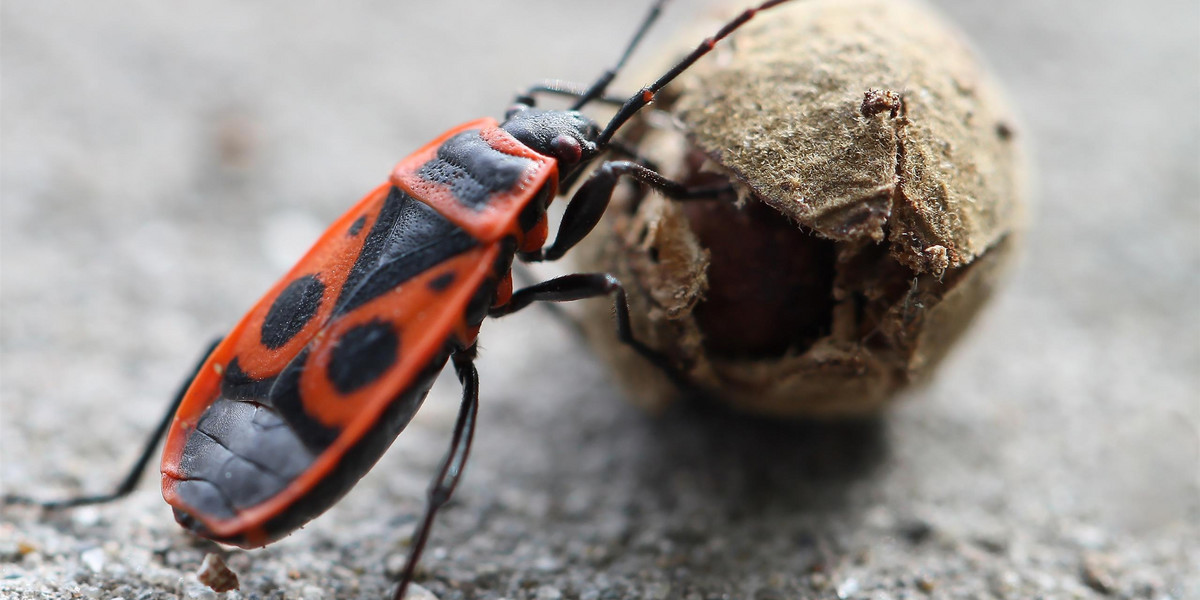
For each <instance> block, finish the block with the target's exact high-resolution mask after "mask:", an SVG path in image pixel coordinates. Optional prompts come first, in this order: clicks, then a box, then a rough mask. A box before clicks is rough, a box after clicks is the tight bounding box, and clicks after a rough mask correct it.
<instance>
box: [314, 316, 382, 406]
mask: <svg viewBox="0 0 1200 600" xmlns="http://www.w3.org/2000/svg"><path fill="white" fill-rule="evenodd" d="M399 354H400V336H399V335H398V334H397V333H396V331H395V330H394V329H392V325H391V324H390V323H388V322H387V321H369V322H367V323H364V324H362V325H358V326H356V327H354V328H353V329H351V330H350V331H347V332H346V333H345V334H344V335H343V336H342V337H341V339H339V340H338V341H337V345H335V346H334V347H333V355H332V356H331V357H330V358H329V367H328V369H327V371H326V373H327V374H328V375H329V381H330V383H332V384H333V387H334V388H336V389H337V391H338V392H340V393H342V394H349V393H351V392H353V391H355V390H357V389H359V388H361V387H363V386H365V385H367V384H369V383H371V382H372V381H375V380H376V379H378V378H379V377H380V376H381V375H383V374H384V373H385V372H387V370H388V367H391V366H392V363H394V362H396V357H397V356H398V355H399Z"/></svg>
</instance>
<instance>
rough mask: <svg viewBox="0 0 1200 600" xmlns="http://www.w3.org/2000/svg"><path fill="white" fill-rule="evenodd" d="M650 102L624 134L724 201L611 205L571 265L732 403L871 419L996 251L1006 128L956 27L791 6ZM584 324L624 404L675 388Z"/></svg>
mask: <svg viewBox="0 0 1200 600" xmlns="http://www.w3.org/2000/svg"><path fill="white" fill-rule="evenodd" d="M735 4H737V8H740V7H741V6H740V2H736V3H735ZM714 22H716V21H715V20H714V21H710V22H706V23H705V24H703V25H700V26H697V27H696V28H695V29H692V30H691V31H689V32H687V33H684V34H683V35H682V36H681V39H682V40H683V42H682V43H681V44H680V45H679V46H677V47H676V52H675V53H670V52H667V53H665V54H666V57H667V59H670V58H678V57H679V56H681V55H682V54H683V53H684V52H686V51H687V50H689V49H690V47H692V46H693V45H694V44H695V41H696V40H698V39H702V38H703V36H704V35H705V34H706V33H710V31H709V30H711V29H713V23H714ZM661 68H662V67H661V66H660V69H661ZM655 74H656V72H655V71H651V72H650V74H647V73H645V72H643V73H642V74H641V75H642V77H643V78H649V77H653V76H654V75H655ZM656 108H657V109H658V110H659V111H665V113H666V114H669V118H664V113H662V112H660V113H658V114H649V115H647V119H645V125H644V126H641V127H638V128H631V129H633V131H632V135H633V138H632V140H631V143H633V144H636V146H637V148H638V149H639V151H640V152H641V153H643V154H644V155H645V156H646V157H647V158H649V159H651V160H652V161H653V162H654V163H655V164H656V165H657V166H658V167H659V168H660V170H661V171H662V172H663V173H664V174H665V175H667V176H668V177H670V178H672V179H675V180H677V181H682V182H684V183H686V184H688V185H713V184H716V183H720V182H730V183H731V184H732V185H733V187H734V188H735V190H736V196H730V197H726V198H723V199H720V200H715V201H707V202H689V203H680V202H672V201H669V200H666V199H664V198H663V197H661V196H659V195H658V194H656V193H645V192H644V191H640V192H637V193H635V194H632V195H627V196H623V197H618V198H615V199H614V206H613V207H612V208H611V209H610V211H609V215H608V216H607V217H606V225H602V228H603V227H606V228H607V232H606V233H600V232H597V233H596V234H593V236H592V237H591V238H590V239H589V241H588V243H587V246H585V247H584V248H583V249H581V251H580V252H579V253H578V254H577V257H578V259H579V260H580V261H581V262H583V263H585V264H584V268H586V269H589V270H607V271H610V272H613V273H614V274H616V275H617V276H618V277H619V278H620V279H621V280H622V282H624V284H625V285H626V287H627V288H628V290H629V296H630V305H631V309H632V313H633V316H634V330H635V333H636V335H637V336H638V337H639V339H642V340H644V341H645V342H647V343H648V344H649V345H650V346H652V347H654V348H657V349H658V350H659V351H660V352H662V353H664V354H666V355H667V356H668V357H669V359H670V360H671V362H672V363H673V364H675V365H678V367H679V370H680V372H681V374H682V376H683V377H684V379H686V380H687V382H688V383H689V384H690V385H691V386H694V387H695V388H697V389H698V390H700V391H702V392H704V393H705V395H707V396H711V397H713V398H715V399H718V400H720V401H723V402H725V403H727V404H728V405H730V406H732V407H734V408H735V409H739V410H744V411H748V412H754V413H761V414H769V415H782V416H847V415H863V414H869V413H872V412H875V411H877V410H878V409H880V408H881V407H883V406H885V405H886V403H887V401H888V400H889V399H890V398H892V397H893V396H894V395H895V393H896V392H897V391H898V390H900V389H902V388H904V387H905V386H906V385H908V384H910V383H912V382H915V381H922V380H925V379H926V378H927V376H928V375H929V374H930V373H931V372H932V370H933V369H934V367H935V366H936V365H937V363H938V362H939V361H940V359H941V358H942V357H943V356H945V354H946V352H947V350H948V349H949V348H950V347H951V345H952V344H953V342H954V341H955V340H957V339H958V338H959V337H960V335H961V334H962V332H963V331H964V330H965V329H966V327H967V325H968V323H969V322H970V321H971V319H972V318H973V317H974V316H975V315H976V313H977V312H978V311H979V309H980V308H981V307H982V306H983V305H984V303H985V301H986V300H987V299H988V297H989V296H991V294H992V291H993V288H994V287H995V286H996V285H997V283H998V282H999V281H1000V280H1001V278H1002V274H1003V272H1004V271H1005V268H1004V267H1005V265H1006V264H1007V263H1008V262H1009V260H1008V259H1009V258H1010V257H1011V256H1012V255H1013V251H1014V250H1015V248H1016V245H1017V232H1018V229H1019V226H1020V224H1021V223H1022V215H1023V202H1024V198H1023V194H1024V186H1023V175H1022V170H1023V169H1022V166H1023V164H1022V160H1021V152H1020V149H1019V147H1018V146H1019V142H1020V136H1019V134H1017V133H1016V127H1015V125H1014V123H1015V120H1014V118H1013V116H1012V114H1011V112H1010V111H1009V109H1008V107H1007V105H1006V103H1005V102H1004V101H1003V99H1002V98H1001V96H1000V94H999V92H998V88H997V86H996V84H995V83H994V82H993V81H992V80H991V78H990V76H989V75H988V74H987V72H986V70H985V69H984V68H983V67H982V66H981V64H980V62H979V61H978V59H977V58H976V57H975V56H974V54H973V52H972V51H971V49H970V48H969V47H968V45H967V44H966V43H965V42H964V41H963V38H962V37H961V35H960V34H959V33H958V32H957V31H956V30H955V29H954V28H952V27H951V26H950V25H948V24H947V23H946V22H945V21H944V20H943V19H942V18H941V17H940V16H939V15H937V14H936V13H934V12H933V10H932V9H931V8H929V7H928V6H926V5H924V4H920V3H916V2H912V1H907V0H804V1H798V2H794V3H792V4H787V5H783V6H781V7H779V8H777V9H774V10H772V11H768V12H764V13H762V14H760V15H759V16H758V17H757V18H756V19H755V20H754V21H753V22H751V23H750V24H748V25H747V26H746V27H745V28H744V29H743V30H740V31H738V32H737V33H736V34H734V36H732V37H731V39H730V40H728V43H726V44H723V45H721V46H719V47H718V48H717V50H716V51H715V52H714V53H713V54H712V55H710V56H707V57H705V58H704V59H702V60H701V61H700V62H699V63H698V64H697V65H696V66H695V67H694V68H692V69H691V70H689V71H687V72H686V73H684V74H683V75H682V76H681V77H680V78H679V80H677V81H676V82H675V83H673V84H672V85H671V86H670V87H668V88H667V89H666V90H665V91H664V92H663V93H662V94H660V96H659V98H658V99H657V102H656ZM586 328H587V330H588V331H589V336H590V337H591V338H593V339H594V340H596V341H597V342H598V343H599V344H600V345H601V346H603V347H604V352H603V353H604V354H605V355H606V356H608V357H609V358H611V360H612V361H613V362H614V363H615V365H616V366H617V371H618V372H619V373H621V374H622V376H624V377H625V378H626V379H627V383H629V387H630V388H631V390H632V391H633V395H634V397H635V399H636V400H637V401H638V402H639V403H640V404H642V405H644V406H646V407H648V408H662V407H664V406H665V405H666V404H667V403H669V402H670V401H672V400H674V399H675V398H677V397H678V396H680V393H679V391H678V390H677V389H675V387H674V386H672V385H671V384H670V383H669V382H668V381H667V380H666V378H665V377H663V376H662V374H661V373H659V372H658V370H657V369H655V368H654V367H652V366H650V365H648V364H647V363H645V362H644V361H642V360H641V359H640V358H639V357H637V356H636V355H634V354H633V353H632V352H631V351H630V350H629V349H628V348H626V347H623V346H621V345H620V344H619V343H618V342H617V341H616V339H615V336H614V335H613V334H612V332H611V328H612V326H611V313H610V311H609V310H608V309H606V308H603V307H602V306H597V307H596V309H595V311H594V312H593V313H592V314H591V317H590V318H589V319H588V323H587V327H586Z"/></svg>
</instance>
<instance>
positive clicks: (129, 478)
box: [4, 338, 221, 509]
mask: <svg viewBox="0 0 1200 600" xmlns="http://www.w3.org/2000/svg"><path fill="white" fill-rule="evenodd" d="M219 343H221V338H217V340H216V341H214V342H213V343H212V344H211V345H210V346H209V347H208V350H206V351H205V352H204V355H203V356H202V357H201V358H200V362H199V363H197V364H196V368H195V369H193V370H192V374H191V375H189V376H188V378H187V379H185V380H184V382H183V385H181V386H179V391H178V392H176V393H175V399H174V400H172V401H171V406H170V407H169V408H168V409H167V413H166V414H165V415H163V418H162V421H161V422H160V423H159V424H158V427H157V428H156V429H155V430H154V433H153V434H152V435H151V436H150V438H149V439H147V440H146V445H145V447H143V448H142V454H141V456H139V457H138V459H137V462H135V463H133V468H131V469H129V472H128V474H126V475H125V479H124V480H122V481H121V484H120V485H118V486H117V489H116V490H115V491H113V492H111V493H108V494H99V495H94V496H76V497H74V498H64V499H62V500H49V501H46V500H35V499H33V498H29V497H26V496H16V495H5V496H4V504H34V505H37V506H41V507H43V508H50V509H59V508H71V507H73V506H83V505H86V504H103V503H105V502H111V501H113V500H117V499H119V498H123V497H125V496H127V495H129V492H132V491H133V489H134V488H135V487H137V483H138V480H139V479H141V477H142V471H144V470H145V469H146V463H148V462H150V457H152V456H153V455H154V449H155V448H157V447H158V443H159V442H160V441H162V437H163V435H165V434H166V433H167V428H168V427H170V425H171V420H172V419H173V418H175V411H176V410H177V409H178V408H179V404H180V403H182V402H183V397H184V395H186V394H187V390H188V387H190V386H191V385H192V380H194V379H195V378H196V375H197V374H198V373H199V372H200V367H202V366H204V361H206V360H208V355H209V354H212V351H213V350H215V349H216V347H217V344H219Z"/></svg>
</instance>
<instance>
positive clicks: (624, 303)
mask: <svg viewBox="0 0 1200 600" xmlns="http://www.w3.org/2000/svg"><path fill="white" fill-rule="evenodd" d="M608 295H613V296H614V297H613V305H614V307H615V308H616V314H617V337H618V338H619V339H620V340H621V342H622V343H624V344H627V345H628V346H629V347H631V348H633V349H634V351H636V352H637V353H638V354H639V355H641V356H642V358H645V359H646V360H647V361H650V363H651V364H653V365H654V366H656V367H658V368H659V369H660V370H661V371H662V372H663V373H665V374H666V375H667V377H669V378H670V379H671V381H672V382H673V383H675V384H676V385H677V386H679V387H680V389H688V388H690V384H688V383H687V381H686V380H685V379H684V377H683V375H682V373H680V372H679V370H678V369H677V368H676V367H675V365H674V364H672V363H671V360H670V359H669V358H667V356H666V355H665V354H663V353H661V352H659V351H657V350H655V349H654V348H651V347H650V346H647V345H646V344H645V343H644V342H642V341H641V340H639V339H637V337H636V336H634V334H633V322H632V320H630V318H629V300H628V299H627V297H626V294H625V288H624V287H623V286H622V285H621V282H620V281H619V280H617V278H616V277H614V276H613V275H611V274H609V273H574V274H571V275H563V276H562V277H556V278H554V279H549V280H546V281H543V282H541V283H538V284H535V285H531V286H529V287H527V288H523V289H520V290H517V291H515V292H513V295H512V299H510V300H509V302H508V304H505V305H504V306H500V307H496V308H493V309H492V310H491V312H489V313H488V316H492V317H500V316H504V315H508V314H512V313H514V312H517V311H519V310H521V309H523V308H525V307H527V306H529V305H530V304H533V303H534V302H571V301H574V300H584V299H587V298H597V297H600V296H608Z"/></svg>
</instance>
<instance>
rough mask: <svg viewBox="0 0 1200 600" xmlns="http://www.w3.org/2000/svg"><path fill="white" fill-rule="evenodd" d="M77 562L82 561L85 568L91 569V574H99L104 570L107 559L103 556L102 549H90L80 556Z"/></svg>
mask: <svg viewBox="0 0 1200 600" xmlns="http://www.w3.org/2000/svg"><path fill="white" fill-rule="evenodd" d="M79 560H81V561H83V564H85V565H87V568H88V569H91V571H92V572H93V573H99V572H101V571H103V570H104V565H105V564H106V563H107V562H108V557H106V556H105V555H104V549H103V548H92V549H90V550H85V551H84V552H83V554H80V555H79Z"/></svg>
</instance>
